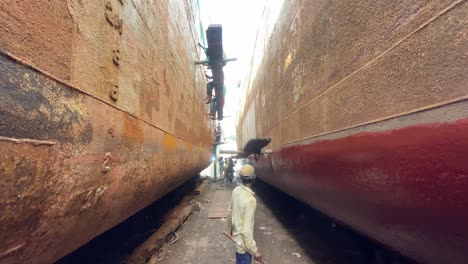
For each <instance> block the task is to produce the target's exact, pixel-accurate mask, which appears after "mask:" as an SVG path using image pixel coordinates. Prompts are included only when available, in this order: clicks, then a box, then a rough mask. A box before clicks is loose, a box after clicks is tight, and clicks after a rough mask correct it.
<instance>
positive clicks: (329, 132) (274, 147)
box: [272, 95, 468, 149]
mask: <svg viewBox="0 0 468 264" xmlns="http://www.w3.org/2000/svg"><path fill="white" fill-rule="evenodd" d="M467 100H468V95H466V96H462V97H459V98H456V99H452V100H448V101H445V102H441V103H438V104H433V105H429V106H425V107H421V108H417V109H413V110H411V111H407V112H403V113H399V114H396V115H391V116H386V117H383V118H379V119H374V120H371V121H367V122H364V123H360V124H356V125H352V126H348V127H344V128H340V129H336V130H332V131H327V132H324V133H320V134H317V135H313V136H308V137H304V138H300V139H296V140H292V141H289V142H286V143H283V144H280V145H275V146H272V148H273V149H277V148H281V147H285V146H288V145H290V144H294V143H298V142H300V141H303V140H309V139H314V138H318V137H323V136H326V135H330V134H333V133H338V132H342V131H346V130H350V129H354V128H358V127H362V126H366V125H372V124H376V123H380V122H383V121H387V120H391V119H396V118H400V117H403V116H408V115H412V114H416V113H420V112H425V111H429V110H432V109H435V108H440V107H444V106H447V105H451V104H456V103H460V102H463V101H467Z"/></svg>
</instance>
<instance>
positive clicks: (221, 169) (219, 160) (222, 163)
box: [218, 157, 224, 178]
mask: <svg viewBox="0 0 468 264" xmlns="http://www.w3.org/2000/svg"><path fill="white" fill-rule="evenodd" d="M218 163H219V171H220V172H221V173H220V176H221V178H223V176H224V175H223V174H224V173H223V172H224V158H223V157H219V159H218Z"/></svg>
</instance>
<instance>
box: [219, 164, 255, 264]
mask: <svg viewBox="0 0 468 264" xmlns="http://www.w3.org/2000/svg"><path fill="white" fill-rule="evenodd" d="M239 174H240V179H241V181H242V185H240V186H237V187H236V188H235V189H234V190H233V191H232V198H231V203H230V204H229V209H228V218H227V222H228V225H229V229H230V230H231V235H232V236H233V237H234V239H235V240H236V241H237V242H238V244H239V245H236V264H251V262H252V256H251V255H250V254H249V253H248V252H246V251H245V250H244V249H243V248H246V249H248V250H249V251H250V252H252V253H254V254H253V257H254V258H255V260H256V261H258V262H261V261H262V254H261V253H260V251H258V248H257V245H256V243H255V240H254V238H253V230H254V229H253V228H254V215H255V208H256V207H257V200H256V199H255V193H254V192H253V191H252V183H253V181H254V179H255V170H254V168H253V167H252V165H249V164H246V165H244V166H242V168H241V169H240V172H239Z"/></svg>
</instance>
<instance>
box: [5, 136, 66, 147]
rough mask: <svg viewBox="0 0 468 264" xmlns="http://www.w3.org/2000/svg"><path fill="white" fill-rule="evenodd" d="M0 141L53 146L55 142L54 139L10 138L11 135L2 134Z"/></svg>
mask: <svg viewBox="0 0 468 264" xmlns="http://www.w3.org/2000/svg"><path fill="white" fill-rule="evenodd" d="M0 141H8V142H13V143H16V144H25V143H29V144H33V145H34V146H39V145H49V146H53V145H55V144H57V142H54V141H47V140H38V139H29V138H11V137H4V136H0Z"/></svg>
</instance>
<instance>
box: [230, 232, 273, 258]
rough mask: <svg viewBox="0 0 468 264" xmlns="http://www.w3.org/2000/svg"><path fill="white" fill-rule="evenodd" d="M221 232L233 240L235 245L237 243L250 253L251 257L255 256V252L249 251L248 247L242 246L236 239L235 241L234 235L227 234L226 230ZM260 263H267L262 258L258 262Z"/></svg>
mask: <svg viewBox="0 0 468 264" xmlns="http://www.w3.org/2000/svg"><path fill="white" fill-rule="evenodd" d="M223 234H224V235H225V236H226V237H227V238H229V239H230V240H231V241H232V242H234V243H235V244H236V245H238V246H239V247H241V248H242V249H243V250H245V251H246V252H247V253H249V254H250V255H252V257H254V256H255V253H254V252H252V251H250V250H249V249H248V248H246V247H244V246H243V245H242V244H241V243H239V242H238V241H236V240H235V239H234V237H232V236H231V235H230V234H228V232H226V231H224V232H223ZM258 263H260V264H267V263H266V262H265V261H264V260H262V261H260V262H258Z"/></svg>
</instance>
